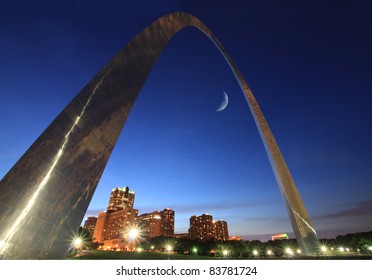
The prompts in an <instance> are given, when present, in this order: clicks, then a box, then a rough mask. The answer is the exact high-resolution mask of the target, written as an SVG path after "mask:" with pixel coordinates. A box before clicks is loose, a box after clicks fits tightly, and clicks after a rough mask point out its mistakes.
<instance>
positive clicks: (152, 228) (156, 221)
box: [138, 208, 174, 237]
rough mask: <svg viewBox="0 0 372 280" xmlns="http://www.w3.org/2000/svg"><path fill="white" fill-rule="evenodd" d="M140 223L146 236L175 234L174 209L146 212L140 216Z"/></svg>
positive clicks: (171, 235)
mask: <svg viewBox="0 0 372 280" xmlns="http://www.w3.org/2000/svg"><path fill="white" fill-rule="evenodd" d="M138 224H139V226H140V227H141V230H142V232H143V234H144V235H145V236H148V237H155V236H168V237H173V236H174V211H173V210H172V209H170V208H166V209H164V210H163V211H159V210H157V211H154V212H152V213H145V214H142V215H140V216H139V217H138Z"/></svg>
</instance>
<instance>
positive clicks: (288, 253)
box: [285, 247, 293, 256]
mask: <svg viewBox="0 0 372 280" xmlns="http://www.w3.org/2000/svg"><path fill="white" fill-rule="evenodd" d="M285 253H286V254H287V255H288V256H293V251H292V249H291V248H289V247H287V248H285Z"/></svg>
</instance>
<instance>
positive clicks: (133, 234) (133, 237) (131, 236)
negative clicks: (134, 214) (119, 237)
mask: <svg viewBox="0 0 372 280" xmlns="http://www.w3.org/2000/svg"><path fill="white" fill-rule="evenodd" d="M138 235H139V231H138V229H136V228H132V229H131V230H130V231H129V232H128V239H129V240H130V241H135V240H136V239H137V237H138Z"/></svg>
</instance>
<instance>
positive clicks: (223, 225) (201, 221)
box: [189, 214, 229, 240]
mask: <svg viewBox="0 0 372 280" xmlns="http://www.w3.org/2000/svg"><path fill="white" fill-rule="evenodd" d="M189 238H190V239H200V240H208V239H216V240H229V232H228V229H227V222H226V221H223V220H221V221H217V222H216V221H213V217H212V215H209V214H203V215H201V216H197V215H195V216H191V218H190V229H189Z"/></svg>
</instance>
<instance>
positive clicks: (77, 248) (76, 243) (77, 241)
mask: <svg viewBox="0 0 372 280" xmlns="http://www.w3.org/2000/svg"><path fill="white" fill-rule="evenodd" d="M72 245H73V246H74V248H75V255H76V254H77V253H78V252H80V250H81V247H82V245H83V240H82V239H81V238H80V237H76V238H75V239H74V240H73V242H72Z"/></svg>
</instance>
